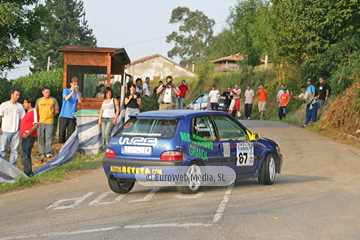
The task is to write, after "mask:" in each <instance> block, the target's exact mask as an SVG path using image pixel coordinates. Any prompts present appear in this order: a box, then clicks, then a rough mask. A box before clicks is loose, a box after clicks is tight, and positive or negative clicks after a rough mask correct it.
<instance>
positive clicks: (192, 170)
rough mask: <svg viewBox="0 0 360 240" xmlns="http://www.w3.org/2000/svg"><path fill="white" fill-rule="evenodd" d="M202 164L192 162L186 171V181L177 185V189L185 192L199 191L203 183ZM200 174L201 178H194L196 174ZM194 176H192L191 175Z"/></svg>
mask: <svg viewBox="0 0 360 240" xmlns="http://www.w3.org/2000/svg"><path fill="white" fill-rule="evenodd" d="M201 167H202V165H201V164H198V163H191V164H190V166H189V167H188V168H187V170H186V172H185V173H184V174H185V175H186V176H187V179H186V181H183V182H181V183H179V184H178V185H177V186H176V189H177V190H178V191H179V192H181V193H184V194H194V193H197V192H198V191H199V190H200V188H201V185H202V178H201V177H202V170H201ZM195 175H196V176H199V178H194V176H195ZM191 176H192V177H191Z"/></svg>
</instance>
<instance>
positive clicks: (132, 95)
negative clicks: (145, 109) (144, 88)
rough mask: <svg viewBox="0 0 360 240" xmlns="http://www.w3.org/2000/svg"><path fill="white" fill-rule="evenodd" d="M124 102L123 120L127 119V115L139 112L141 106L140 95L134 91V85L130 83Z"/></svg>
mask: <svg viewBox="0 0 360 240" xmlns="http://www.w3.org/2000/svg"><path fill="white" fill-rule="evenodd" d="M124 101H125V102H124V104H125V106H126V110H125V122H126V121H127V120H128V119H129V115H131V114H135V113H139V112H140V108H141V96H140V93H137V92H136V86H135V85H134V84H133V85H131V87H130V89H129V92H127V93H126V94H125V100H124Z"/></svg>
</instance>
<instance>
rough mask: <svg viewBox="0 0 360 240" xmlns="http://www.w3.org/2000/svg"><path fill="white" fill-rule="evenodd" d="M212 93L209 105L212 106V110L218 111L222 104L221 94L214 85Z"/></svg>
mask: <svg viewBox="0 0 360 240" xmlns="http://www.w3.org/2000/svg"><path fill="white" fill-rule="evenodd" d="M211 89H212V90H211V91H210V93H209V97H208V105H210V106H211V110H216V111H217V110H218V108H219V103H220V92H219V91H218V90H217V89H216V86H215V85H212V87H211Z"/></svg>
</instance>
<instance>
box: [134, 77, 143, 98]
mask: <svg viewBox="0 0 360 240" xmlns="http://www.w3.org/2000/svg"><path fill="white" fill-rule="evenodd" d="M135 83H136V84H135V86H136V92H137V93H139V94H140V95H141V94H142V86H141V85H142V80H141V78H137V79H136V82H135Z"/></svg>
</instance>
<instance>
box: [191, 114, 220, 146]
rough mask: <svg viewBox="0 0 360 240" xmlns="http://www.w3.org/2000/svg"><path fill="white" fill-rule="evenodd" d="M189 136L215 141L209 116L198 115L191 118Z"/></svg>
mask: <svg viewBox="0 0 360 240" xmlns="http://www.w3.org/2000/svg"><path fill="white" fill-rule="evenodd" d="M191 138H192V139H196V140H200V141H201V140H202V141H215V140H216V133H215V129H214V126H213V124H212V122H211V119H210V117H209V116H199V117H195V118H194V119H193V126H192V133H191Z"/></svg>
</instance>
